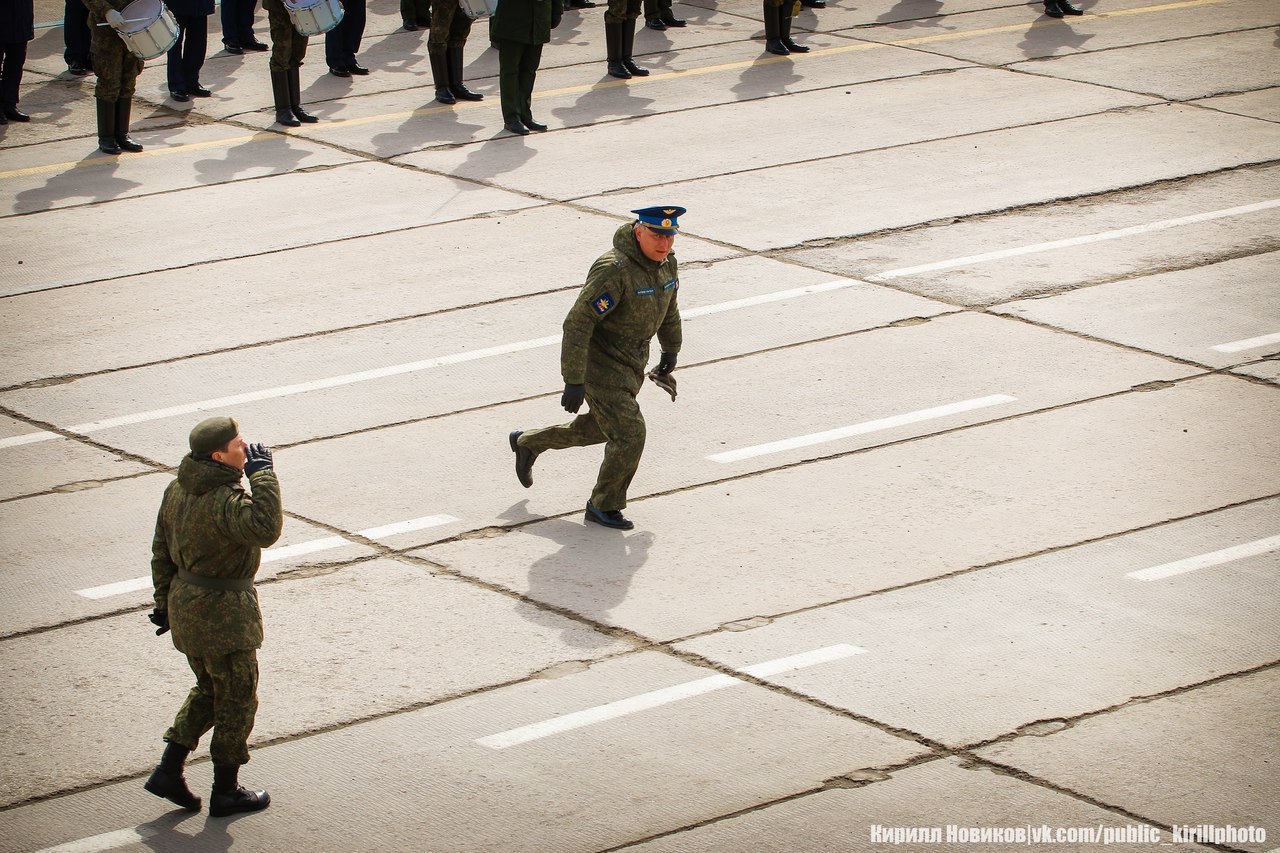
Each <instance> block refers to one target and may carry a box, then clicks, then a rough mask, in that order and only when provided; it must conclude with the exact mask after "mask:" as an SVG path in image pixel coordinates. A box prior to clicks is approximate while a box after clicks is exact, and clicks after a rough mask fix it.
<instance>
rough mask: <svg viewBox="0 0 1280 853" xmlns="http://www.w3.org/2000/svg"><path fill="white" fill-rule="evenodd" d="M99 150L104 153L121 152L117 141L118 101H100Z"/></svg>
mask: <svg viewBox="0 0 1280 853" xmlns="http://www.w3.org/2000/svg"><path fill="white" fill-rule="evenodd" d="M98 150H99V151H101V152H102V153H103V154H119V153H120V143H118V142H116V102H115V101H98Z"/></svg>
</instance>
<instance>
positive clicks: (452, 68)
mask: <svg viewBox="0 0 1280 853" xmlns="http://www.w3.org/2000/svg"><path fill="white" fill-rule="evenodd" d="M445 56H446V58H448V60H449V92H450V93H451V94H452V95H453V96H454V97H455V98H457V99H458V100H459V101H483V100H484V95H482V94H480V93H479V92H473V91H471V90H470V89H468V88H467V86H466V84H465V83H463V82H462V45H458V46H456V47H455V46H453V45H449V50H448V52H447V53H446V54H445Z"/></svg>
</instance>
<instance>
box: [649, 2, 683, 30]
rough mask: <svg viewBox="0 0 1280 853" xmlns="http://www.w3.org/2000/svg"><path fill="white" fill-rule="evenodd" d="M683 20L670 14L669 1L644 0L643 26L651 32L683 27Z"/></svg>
mask: <svg viewBox="0 0 1280 853" xmlns="http://www.w3.org/2000/svg"><path fill="white" fill-rule="evenodd" d="M685 23H686V22H685V20H684V19H683V18H677V17H676V16H675V15H673V14H672V13H671V0H644V25H645V26H646V27H648V28H649V29H651V30H665V29H666V28H667V27H683V26H684V25H685Z"/></svg>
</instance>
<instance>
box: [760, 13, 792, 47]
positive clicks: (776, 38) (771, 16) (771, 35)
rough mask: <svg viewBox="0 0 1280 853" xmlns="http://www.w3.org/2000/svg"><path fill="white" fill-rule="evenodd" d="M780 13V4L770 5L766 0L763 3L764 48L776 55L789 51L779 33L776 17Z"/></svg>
mask: <svg viewBox="0 0 1280 853" xmlns="http://www.w3.org/2000/svg"><path fill="white" fill-rule="evenodd" d="M781 14H782V7H781V6H770V5H769V4H768V2H766V3H765V4H764V49H765V50H767V51H769V52H770V53H776V54H777V55H778V56H786V55H788V54H789V53H791V51H789V50H787V46H786V45H785V44H783V43H782V38H781V36H780V35H779V29H780V27H779V24H778V18H779V16H780V15H781Z"/></svg>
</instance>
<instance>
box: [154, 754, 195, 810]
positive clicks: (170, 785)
mask: <svg viewBox="0 0 1280 853" xmlns="http://www.w3.org/2000/svg"><path fill="white" fill-rule="evenodd" d="M142 787H144V788H146V789H147V790H148V791H150V792H151V793H153V794H155V795H156V796H157V797H160V798H161V799H165V800H168V801H169V802H171V803H173V804H174V805H176V806H182V807H183V808H184V809H186V810H187V811H189V812H198V811H200V798H199V797H197V796H196V795H195V794H193V793H191V789H190V788H188V787H187V780H186V779H185V778H184V777H183V775H182V774H181V773H178V774H177V775H176V776H175V775H174V774H172V773H170V772H169V771H167V770H165V769H164V765H160V766H159V767H157V768H156V769H155V770H154V771H153V772H152V774H151V778H150V779H148V780H147V781H146V782H145V783H144V784H143V786H142Z"/></svg>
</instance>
